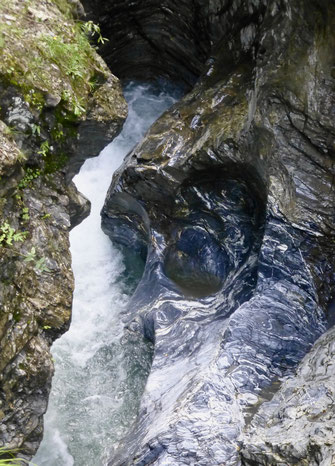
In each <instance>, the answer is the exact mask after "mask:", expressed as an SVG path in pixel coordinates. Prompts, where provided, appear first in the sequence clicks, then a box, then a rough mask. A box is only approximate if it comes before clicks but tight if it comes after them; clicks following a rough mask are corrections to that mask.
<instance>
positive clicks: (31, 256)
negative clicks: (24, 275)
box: [24, 247, 50, 272]
mask: <svg viewBox="0 0 335 466" xmlns="http://www.w3.org/2000/svg"><path fill="white" fill-rule="evenodd" d="M24 262H34V267H35V268H36V269H37V270H39V271H40V272H50V269H49V268H48V267H47V265H46V263H45V257H41V258H40V259H37V257H36V249H35V248H34V247H32V248H31V249H30V251H29V252H28V254H26V255H25V259H24Z"/></svg>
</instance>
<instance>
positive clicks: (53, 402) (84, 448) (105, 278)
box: [33, 83, 179, 466]
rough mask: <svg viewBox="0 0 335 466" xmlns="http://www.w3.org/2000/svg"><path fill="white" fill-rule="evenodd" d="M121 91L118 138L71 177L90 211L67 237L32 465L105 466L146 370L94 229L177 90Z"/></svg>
mask: <svg viewBox="0 0 335 466" xmlns="http://www.w3.org/2000/svg"><path fill="white" fill-rule="evenodd" d="M124 93H125V97H126V100H127V102H128V106H129V115H128V118H127V121H126V123H125V125H124V128H123V131H122V133H121V134H120V135H119V136H118V137H117V138H116V139H115V140H114V141H113V142H112V143H111V144H109V145H108V146H107V147H106V148H105V149H104V150H103V151H102V152H101V154H100V155H99V157H96V158H92V159H89V160H87V161H86V162H85V164H84V165H83V166H82V168H81V170H80V173H79V174H78V175H77V176H76V177H75V178H74V182H75V184H76V186H77V188H78V189H79V191H81V192H82V193H83V194H84V195H85V196H86V197H87V198H88V199H89V200H90V201H91V203H92V209H91V214H90V216H89V217H88V218H87V219H85V220H84V221H83V222H82V223H81V224H80V225H79V226H77V227H76V228H74V230H73V231H72V232H71V234H70V241H71V253H72V266H73V271H74V275H75V291H74V300H73V313H72V323H71V327H70V330H69V331H68V332H67V333H66V334H64V335H63V336H62V337H61V338H60V339H59V340H57V341H56V342H55V343H54V345H53V347H52V354H53V357H54V360H55V368H56V370H55V376H54V378H53V384H52V391H51V395H50V400H49V407H48V411H47V413H46V415H45V421H44V422H45V432H44V439H43V442H42V444H41V446H40V449H39V451H38V453H37V455H36V456H35V458H34V459H33V463H36V464H37V465H38V466H72V465H77V466H98V465H102V464H104V463H105V462H106V461H107V458H108V456H109V453H110V450H111V448H112V446H113V445H116V444H117V443H118V441H119V440H120V439H121V438H122V437H123V436H124V434H125V432H126V431H127V429H128V427H129V425H130V424H131V422H132V421H133V420H134V418H135V417H136V413H137V408H138V404H139V399H140V396H141V394H142V392H143V389H144V385H145V381H146V377H147V374H148V371H149V369H150V358H151V355H150V349H149V348H145V346H146V343H145V342H140V343H139V342H132V341H130V340H129V339H125V338H124V337H123V324H122V315H123V312H124V309H125V305H126V303H127V301H128V299H129V290H128V289H127V287H128V284H127V282H126V281H125V278H124V276H123V272H124V264H123V258H122V255H121V253H120V252H119V251H118V250H117V249H116V248H115V247H114V246H113V244H112V243H111V242H110V240H109V239H108V237H107V236H105V235H104V233H103V232H102V230H101V228H100V210H101V207H102V205H103V202H104V198H105V195H106V191H107V189H108V187H109V184H110V182H111V179H112V175H113V172H114V171H115V170H116V169H117V168H118V167H119V165H120V164H121V162H122V160H123V158H124V156H125V155H126V154H127V153H128V152H129V150H130V149H131V148H132V147H133V146H134V145H135V144H136V143H137V142H138V141H139V140H140V139H141V138H142V137H143V135H144V133H145V131H146V130H147V129H148V127H149V126H150V125H151V124H152V123H153V121H154V120H155V119H156V118H158V116H159V115H160V114H161V113H162V112H163V111H164V110H165V109H166V108H168V107H169V106H170V105H171V104H172V103H174V102H175V100H176V98H177V97H179V95H178V94H179V92H178V90H177V89H175V88H169V86H168V85H167V84H166V83H165V84H164V83H163V84H162V83H161V85H160V87H159V88H158V87H157V86H156V85H155V86H153V85H149V84H139V83H129V84H128V85H126V86H125V89H124ZM135 343H136V347H135ZM138 344H140V345H142V346H143V347H144V350H143V348H142V351H139V348H138Z"/></svg>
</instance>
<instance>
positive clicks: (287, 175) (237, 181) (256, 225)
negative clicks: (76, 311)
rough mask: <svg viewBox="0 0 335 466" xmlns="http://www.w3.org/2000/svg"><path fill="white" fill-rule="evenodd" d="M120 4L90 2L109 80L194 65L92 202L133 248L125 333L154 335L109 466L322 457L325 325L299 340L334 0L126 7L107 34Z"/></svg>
mask: <svg viewBox="0 0 335 466" xmlns="http://www.w3.org/2000/svg"><path fill="white" fill-rule="evenodd" d="M126 3H127V2H124V3H123V5H124V6H123V8H120V7H118V6H117V5H118V4H117V2H104V6H103V7H102V8H103V13H102V15H101V16H100V13H99V19H100V20H101V22H102V25H103V27H105V25H107V23H108V25H109V26H108V27H107V26H106V29H105V31H106V33H107V34H108V31H109V30H110V31H113V35H112V37H113V38H114V40H115V41H114V42H113V45H111V44H109V45H108V46H106V48H105V51H106V59H107V60H109V63H110V65H111V66H113V63H115V65H116V69H117V70H118V71H119V73H120V75H123V74H124V73H126V72H127V73H130V75H131V74H132V72H131V69H128V68H127V66H128V65H127V66H126V64H124V63H123V62H122V60H123V59H124V60H125V61H127V63H133V62H132V59H134V61H135V60H136V61H138V62H141V58H140V57H141V54H142V53H143V54H144V55H145V57H146V58H145V59H146V60H148V62H149V63H146V65H145V66H147V67H148V69H149V71H148V77H150V75H151V73H152V72H157V73H158V74H160V75H161V76H173V75H174V74H176V75H178V76H179V77H181V78H182V79H183V80H184V82H186V83H188V85H189V86H190V85H191V82H192V79H189V76H190V74H192V73H193V72H194V74H196V73H197V72H201V70H203V72H202V74H201V76H200V79H199V80H198V81H197V83H196V85H195V86H194V87H193V89H192V90H191V91H190V92H189V93H188V94H187V95H186V96H185V97H184V98H183V99H181V101H180V102H179V103H177V104H176V105H175V106H173V107H172V109H171V110H169V111H168V112H166V113H165V114H164V115H163V116H162V117H161V118H160V119H159V120H158V121H157V122H156V123H155V124H154V125H153V126H152V128H151V129H150V131H149V132H148V134H147V135H146V137H145V138H144V140H143V141H142V142H141V143H140V144H139V145H138V146H137V147H135V148H134V150H133V151H132V152H131V153H130V154H129V155H128V157H127V158H126V160H125V162H124V165H123V166H122V167H121V168H120V169H119V171H118V173H117V174H116V176H115V177H114V179H113V182H112V185H111V187H110V190H109V193H108V195H107V199H106V202H105V206H104V208H103V211H102V225H103V229H104V231H105V232H106V233H107V234H109V236H110V237H111V239H112V240H113V241H115V242H118V243H119V244H120V247H122V248H123V249H127V250H130V251H132V252H133V254H135V255H141V256H142V257H143V258H144V259H145V260H146V263H145V268H144V271H143V276H142V279H141V281H140V283H139V285H138V287H137V290H136V291H135V294H134V296H133V298H132V300H131V303H130V305H129V309H132V310H133V318H132V319H131V320H130V321H129V322H128V324H127V328H128V331H129V332H140V333H142V334H143V335H144V336H145V337H146V338H148V339H150V340H151V341H152V343H153V344H154V346H155V352H154V359H153V364H152V370H151V373H150V375H149V378H148V381H147V385H146V389H145V392H144V395H143V398H142V403H141V407H140V411H139V416H138V420H137V422H136V423H135V425H134V426H133V428H132V430H131V431H130V433H129V435H128V436H127V437H126V439H125V440H124V443H123V446H122V445H121V446H120V447H119V448H118V449H116V451H115V452H114V454H113V455H112V457H111V460H110V463H109V464H110V465H113V466H115V465H125V464H127V465H128V464H129V465H130V464H136V465H146V464H157V465H165V464H169V465H180V464H197V465H204V466H205V465H206V466H208V465H219V464H224V465H237V464H250V465H256V464H257V465H258V464H264V465H265V464H324V465H326V464H327V465H328V464H329V465H330V464H333V463H332V462H333V461H334V458H333V445H332V443H333V442H331V441H330V438H331V437H332V438H333V436H334V430H333V426H332V422H331V421H330V418H331V416H332V415H331V406H332V401H331V400H333V392H332V390H331V389H330V386H331V384H332V381H333V379H332V375H331V370H330V369H328V367H327V365H328V364H331V362H330V360H331V354H332V345H333V340H332V335H333V333H332V332H330V333H328V334H327V337H321V339H320V340H319V342H318V343H317V344H316V346H315V347H314V349H313V350H312V352H311V353H308V352H309V350H310V349H311V347H312V345H313V344H314V343H315V341H316V340H317V339H318V338H319V337H320V335H322V334H323V333H324V332H325V331H326V329H327V327H328V326H329V325H331V322H332V319H333V317H332V316H331V315H330V314H331V313H330V312H329V311H328V309H329V304H330V302H331V300H332V297H333V296H334V266H335V262H334V259H335V256H334V232H335V231H334V218H335V217H334V213H335V211H334V206H335V204H334V201H335V198H334V186H333V179H334V148H335V145H334V143H335V128H334V121H335V120H334V116H335V79H334V78H335V74H334V69H335V68H334V64H335V61H334V59H335V56H334V50H335V48H334V45H335V34H334V31H335V28H334V26H335V24H334V21H335V10H334V4H333V3H332V2H330V1H329V2H327V1H307V2H306V1H299V0H298V1H294V2H286V1H270V2H266V3H262V2H259V1H244V2H242V1H241V2H239V1H230V2H218V1H213V2H211V1H210V2H200V1H199V2H197V1H195V2H192V7H193V8H192V12H193V13H194V16H192V15H191V16H189V15H188V14H187V13H186V9H184V6H183V5H180V7H178V6H177V5H175V4H174V2H172V1H171V2H164V5H162V6H161V8H160V6H159V5H160V4H158V2H157V3H156V2H152V5H150V7H149V6H148V9H146V7H145V6H143V7H139V4H138V3H137V2H130V3H131V5H129V8H130V12H131V13H130V14H129V20H128V22H127V20H126V18H125V16H123V20H122V21H123V27H124V35H123V40H122V41H121V39H120V42H118V40H119V39H118V37H119V36H118V30H119V29H118V25H119V23H120V22H119V18H120V17H121V16H122V14H123V13H122V12H123V11H126ZM97 4H98V2H96V5H97ZM136 7H138V8H137V9H136ZM109 9H110V10H109ZM166 9H168V10H169V12H167V11H166ZM133 10H136V12H135V11H133ZM177 10H178V11H177ZM95 11H99V9H98V8H96V9H95ZM109 11H112V12H113V13H114V15H111V16H108V14H109ZM171 11H172V12H174V13H173V14H174V15H176V16H177V18H178V19H177V20H176V21H172V20H171V21H167V22H166V23H165V20H163V18H165V17H166V16H167V15H168V14H171ZM213 11H215V12H216V14H214V15H213V14H210V12H213ZM199 12H201V14H199ZM151 13H152V14H151ZM206 14H207V16H206ZM104 15H105V16H104ZM134 18H135V19H136V20H135V19H134ZM183 21H184V22H186V21H188V27H185V26H181V24H182V23H183ZM162 22H163V23H162ZM160 29H163V31H164V32H163V35H164V34H165V31H167V30H168V31H172V30H174V36H176V37H177V36H181V35H183V40H182V41H181V44H182V45H180V44H179V45H180V46H179V48H178V47H174V46H173V45H172V44H171V42H169V41H163V40H158V36H159V32H158V31H159V30H160ZM139 31H141V33H140V35H141V40H140V41H139V42H138V43H137V42H136V40H135V39H136V37H137V34H139ZM193 31H198V34H197V35H196V36H197V37H199V38H202V37H204V38H205V40H204V42H203V48H202V49H200V48H197V44H196V41H194V32H193ZM131 38H134V41H135V44H134V48H132V49H131V52H130V48H129V47H130V43H131ZM144 42H145V43H144ZM119 44H120V47H121V48H122V47H123V51H124V55H123V56H122V57H121V58H120V59H118V58H115V57H114V55H113V54H114V49H115V50H116V49H117V47H118V45H119ZM209 44H210V45H211V47H209ZM146 48H149V49H150V51H151V52H150V53H151V56H152V58H150V54H149V53H148V54H147V53H146V52H145V49H146ZM186 48H189V49H190V50H191V49H192V50H193V53H195V54H196V55H195V56H196V58H197V59H198V60H199V61H200V63H201V66H200V65H199V66H197V65H194V61H193V60H192V59H189V60H187V62H186V63H185V61H184V60H183V59H182V57H183V56H184V55H185V54H186ZM181 49H182V50H181ZM156 53H157V54H158V55H159V56H160V57H162V58H163V57H164V58H163V60H162V61H159V60H158V59H157V57H156V56H155V54H156ZM183 61H184V63H183V64H182V65H180V62H183ZM190 66H191V67H192V70H191V68H190ZM129 67H130V68H131V66H130V65H129ZM196 70H197V71H196ZM190 71H192V73H189V72H190ZM133 73H134V76H136V75H137V73H140V74H141V75H142V73H145V72H144V71H143V70H142V69H141V66H139V67H137V68H136V67H135V69H134V72H133ZM306 353H307V356H305V355H306ZM304 356H305V358H306V359H304V361H303V362H302V365H301V366H300V367H299V369H298V375H297V376H295V375H294V373H295V370H296V368H297V366H298V365H299V362H300V361H301V360H302V359H303V357H304ZM321 363H322V364H323V366H322V367H318V364H321ZM286 378H288V381H286V382H284V383H283V382H282V381H283V380H284V379H286ZM316 387H318V388H316ZM274 394H276V395H275V396H274ZM272 397H274V398H273V401H269V400H271V399H272ZM300 403H301V405H300V406H299V404H300ZM309 403H311V404H312V406H313V407H312V408H311V407H309V406H308V404H309ZM313 416H315V417H314V418H313ZM314 419H315V420H314ZM327 419H328V420H329V421H327ZM320 426H322V427H320ZM286 429H290V430H288V432H287V431H286ZM295 429H298V430H299V431H300V435H299V436H297V439H295V438H294V436H292V433H293V432H294V431H295ZM323 433H324V435H323ZM290 435H291V436H290ZM302 438H303V439H304V441H303V442H302V441H301V442H300V440H299V439H302Z"/></svg>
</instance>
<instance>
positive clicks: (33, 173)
mask: <svg viewBox="0 0 335 466" xmlns="http://www.w3.org/2000/svg"><path fill="white" fill-rule="evenodd" d="M40 175H41V170H40V169H38V168H30V167H28V168H27V169H26V173H25V175H24V177H23V178H22V179H21V180H20V182H19V184H18V188H19V189H24V188H27V187H28V186H29V185H30V183H31V182H32V181H33V180H34V179H35V178H38V177H39V176H40Z"/></svg>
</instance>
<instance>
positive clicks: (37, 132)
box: [31, 123, 41, 136]
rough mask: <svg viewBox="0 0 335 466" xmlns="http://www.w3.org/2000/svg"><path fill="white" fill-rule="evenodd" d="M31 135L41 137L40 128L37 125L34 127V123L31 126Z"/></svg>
mask: <svg viewBox="0 0 335 466" xmlns="http://www.w3.org/2000/svg"><path fill="white" fill-rule="evenodd" d="M31 133H32V134H33V135H37V136H40V135H41V127H40V126H39V125H35V124H34V123H33V124H32V125H31Z"/></svg>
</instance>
